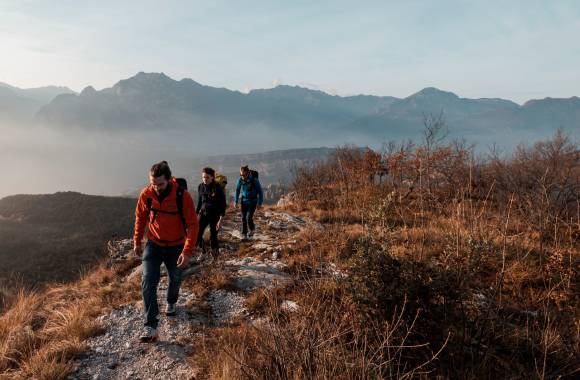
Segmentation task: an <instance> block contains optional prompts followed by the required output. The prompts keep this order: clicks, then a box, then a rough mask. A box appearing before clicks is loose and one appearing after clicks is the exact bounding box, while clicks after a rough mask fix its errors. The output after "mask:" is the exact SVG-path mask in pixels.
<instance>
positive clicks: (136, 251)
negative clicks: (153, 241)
mask: <svg viewBox="0 0 580 380" xmlns="http://www.w3.org/2000/svg"><path fill="white" fill-rule="evenodd" d="M133 253H134V254H135V256H137V257H141V256H143V247H141V245H136V246H134V247H133Z"/></svg>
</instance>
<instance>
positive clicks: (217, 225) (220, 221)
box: [215, 217, 223, 231]
mask: <svg viewBox="0 0 580 380" xmlns="http://www.w3.org/2000/svg"><path fill="white" fill-rule="evenodd" d="M222 223H223V218H221V217H220V220H218V222H217V224H216V226H215V229H216V230H218V231H219V230H221V228H222Z"/></svg>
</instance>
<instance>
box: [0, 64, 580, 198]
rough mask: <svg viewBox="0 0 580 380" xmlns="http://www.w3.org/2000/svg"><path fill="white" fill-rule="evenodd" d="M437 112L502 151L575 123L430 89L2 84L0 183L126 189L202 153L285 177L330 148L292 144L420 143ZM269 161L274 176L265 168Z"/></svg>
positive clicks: (573, 130)
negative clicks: (0, 174)
mask: <svg viewBox="0 0 580 380" xmlns="http://www.w3.org/2000/svg"><path fill="white" fill-rule="evenodd" d="M439 114H442V115H443V117H444V119H445V122H446V124H447V129H448V135H447V139H465V140H466V141H467V142H469V143H475V144H476V149H477V150H478V151H479V152H485V151H486V150H488V149H489V147H490V146H492V145H497V147H499V148H500V149H502V150H503V151H505V152H509V151H511V150H512V149H513V148H514V147H515V146H516V145H517V144H520V143H527V144H531V143H533V142H534V141H537V140H540V139H544V138H547V137H550V136H551V135H553V134H554V132H555V131H556V130H557V129H559V128H560V129H563V130H564V131H565V132H566V133H568V134H569V135H570V136H571V138H572V139H573V140H574V139H576V140H577V138H578V132H579V131H580V99H579V98H578V97H571V98H567V99H557V98H544V99H533V100H529V101H527V102H525V103H523V104H522V105H519V104H517V103H515V102H512V101H510V100H505V99H498V98H493V99H490V98H484V99H467V98H462V97H460V96H458V95H456V94H454V93H452V92H447V91H443V90H440V89H437V88H433V87H427V88H424V89H422V90H420V91H418V92H416V93H414V94H412V95H410V96H408V97H406V98H397V97H392V96H374V95H356V96H337V95H330V94H327V93H325V92H323V91H319V90H313V89H309V88H304V87H299V86H288V85H279V86H276V87H274V88H270V89H256V90H251V91H249V92H248V93H242V92H239V91H232V90H228V89H226V88H215V87H211V86H205V85H203V84H200V83H198V82H196V81H194V80H192V79H187V78H186V79H181V80H179V81H178V80H174V79H172V78H170V77H168V76H167V75H165V74H163V73H144V72H140V73H138V74H136V75H135V76H133V77H131V78H128V79H124V80H121V81H119V82H117V83H116V84H115V85H113V86H112V87H110V88H105V89H102V90H95V89H94V88H93V87H90V86H89V87H87V88H85V89H84V90H82V91H81V92H80V93H75V92H74V91H72V90H70V89H68V88H66V87H57V86H49V87H44V88H38V89H19V88H16V87H13V86H10V85H8V84H3V83H2V84H0V128H1V130H2V132H3V136H4V138H3V139H2V140H1V141H0V159H2V161H3V162H5V163H6V164H7V165H8V167H14V168H17V170H16V173H15V174H14V175H11V176H10V177H9V178H8V181H7V183H4V184H3V186H2V188H0V197H4V196H7V195H11V194H17V193H51V192H55V191H61V190H74V191H80V192H82V193H87V194H99V195H122V194H131V193H133V192H135V190H136V189H138V188H140V187H141V186H143V185H144V184H145V183H146V181H147V169H148V168H149V166H150V165H151V164H152V163H154V162H158V161H160V160H163V159H165V160H168V161H169V162H170V164H171V165H172V166H173V167H174V168H175V169H176V170H175V174H176V175H179V176H183V177H186V178H190V179H191V180H193V181H195V182H194V183H197V181H198V178H197V177H198V172H199V170H200V169H201V167H202V166H201V165H210V166H211V165H212V162H211V160H208V159H207V157H216V161H218V162H219V161H220V160H222V159H225V160H226V161H228V165H226V166H227V170H228V171H229V173H230V174H232V173H233V174H234V175H235V169H234V171H233V172H232V168H235V166H236V165H238V164H242V163H249V164H250V165H254V166H257V167H258V168H262V169H263V170H265V171H266V172H267V176H266V178H267V179H268V180H272V181H273V182H278V181H282V182H287V183H288V182H290V181H291V169H292V167H293V166H295V165H297V164H304V163H308V162H315V161H316V160H317V159H321V158H324V157H325V156H326V154H327V153H328V149H327V148H325V149H321V150H319V151H317V150H316V149H315V150H312V149H306V150H304V151H302V152H303V153H304V155H301V153H300V152H301V150H300V149H299V148H318V147H334V146H339V145H344V144H353V145H358V146H369V147H371V148H374V149H380V147H381V145H382V144H383V143H385V142H388V141H392V140H397V141H401V140H406V139H413V140H416V141H418V140H420V139H421V138H422V132H423V129H424V126H423V120H424V118H425V116H430V115H439ZM279 150H289V151H288V152H287V154H288V155H289V156H288V157H285V153H284V152H278V153H274V154H264V155H255V156H251V155H250V156H248V154H250V153H260V152H272V151H279ZM317 152H318V153H317ZM232 154H241V155H242V156H231V155H232ZM244 155H245V156H244ZM217 156H219V157H221V158H217ZM228 156H229V157H230V158H229V159H227V158H223V157H228ZM273 157H275V158H273ZM272 160H274V161H276V163H273V161H272ZM312 160H314V161H312ZM273 168H276V171H278V173H273V175H272V176H270V174H272V170H273ZM218 170H223V169H220V168H219V167H218ZM274 177H275V178H274Z"/></svg>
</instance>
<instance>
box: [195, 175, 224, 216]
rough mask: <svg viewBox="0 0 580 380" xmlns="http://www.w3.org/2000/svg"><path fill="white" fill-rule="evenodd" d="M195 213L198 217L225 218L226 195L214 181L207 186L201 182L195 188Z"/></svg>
mask: <svg viewBox="0 0 580 380" xmlns="http://www.w3.org/2000/svg"><path fill="white" fill-rule="evenodd" d="M197 194H198V195H197V210H196V211H197V213H198V214H200V215H212V216H225V215H226V195H225V194H224V191H223V189H222V187H221V186H220V185H218V184H217V183H216V182H215V181H213V182H212V183H210V184H209V185H205V184H204V183H203V182H202V183H200V184H199V186H198V187H197Z"/></svg>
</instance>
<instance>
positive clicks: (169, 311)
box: [165, 303, 177, 317]
mask: <svg viewBox="0 0 580 380" xmlns="http://www.w3.org/2000/svg"><path fill="white" fill-rule="evenodd" d="M176 314H177V309H176V308H175V304H174V303H168V304H167V306H166V307H165V315H167V316H168V317H173V316H174V315H176Z"/></svg>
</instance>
